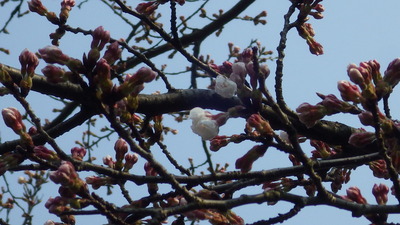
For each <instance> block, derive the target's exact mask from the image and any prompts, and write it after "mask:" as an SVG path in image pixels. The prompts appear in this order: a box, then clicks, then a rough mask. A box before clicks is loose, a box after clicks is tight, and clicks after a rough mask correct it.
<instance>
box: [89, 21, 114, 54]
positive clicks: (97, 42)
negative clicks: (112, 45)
mask: <svg viewBox="0 0 400 225" xmlns="http://www.w3.org/2000/svg"><path fill="white" fill-rule="evenodd" d="M92 37H93V41H92V43H91V45H90V47H91V48H92V49H93V48H97V49H98V50H99V51H101V50H102V49H103V48H104V46H105V45H106V44H107V43H108V42H109V41H110V32H109V31H106V30H104V28H103V27H102V26H100V27H97V28H96V29H95V30H94V31H93V33H92Z"/></svg>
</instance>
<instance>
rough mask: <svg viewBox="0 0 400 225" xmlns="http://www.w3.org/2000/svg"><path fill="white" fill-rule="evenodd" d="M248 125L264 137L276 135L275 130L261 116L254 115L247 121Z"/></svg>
mask: <svg viewBox="0 0 400 225" xmlns="http://www.w3.org/2000/svg"><path fill="white" fill-rule="evenodd" d="M247 124H248V125H249V126H251V127H254V128H255V129H256V131H257V132H258V133H259V134H260V135H262V136H270V135H272V134H274V130H273V129H272V127H271V125H270V124H269V122H268V121H266V120H265V119H264V118H262V117H261V116H260V115H259V114H252V115H251V116H250V117H249V118H248V119H247Z"/></svg>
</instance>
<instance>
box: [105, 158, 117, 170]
mask: <svg viewBox="0 0 400 225" xmlns="http://www.w3.org/2000/svg"><path fill="white" fill-rule="evenodd" d="M103 163H104V165H107V166H108V167H110V168H111V169H114V167H115V161H114V160H113V159H112V157H111V156H110V155H107V156H105V157H103Z"/></svg>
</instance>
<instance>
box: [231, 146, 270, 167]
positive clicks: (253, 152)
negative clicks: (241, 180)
mask: <svg viewBox="0 0 400 225" xmlns="http://www.w3.org/2000/svg"><path fill="white" fill-rule="evenodd" d="M267 148H268V147H266V146H264V145H256V146H254V147H253V148H251V149H250V150H249V151H248V152H247V153H246V154H245V155H244V156H242V157H241V158H239V159H237V160H236V163H235V168H236V169H240V171H241V172H242V173H247V172H249V171H250V170H251V168H252V166H253V163H254V162H255V161H256V160H257V159H258V158H260V157H262V156H263V155H264V154H265V152H266V151H267Z"/></svg>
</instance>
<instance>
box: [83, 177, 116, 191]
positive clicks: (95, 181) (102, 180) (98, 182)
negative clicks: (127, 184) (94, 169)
mask: <svg viewBox="0 0 400 225" xmlns="http://www.w3.org/2000/svg"><path fill="white" fill-rule="evenodd" d="M85 181H86V183H87V184H90V185H91V186H92V188H93V189H95V190H97V189H99V188H100V187H102V186H106V185H110V184H113V183H114V179H113V178H111V177H99V176H89V177H86V178H85Z"/></svg>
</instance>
